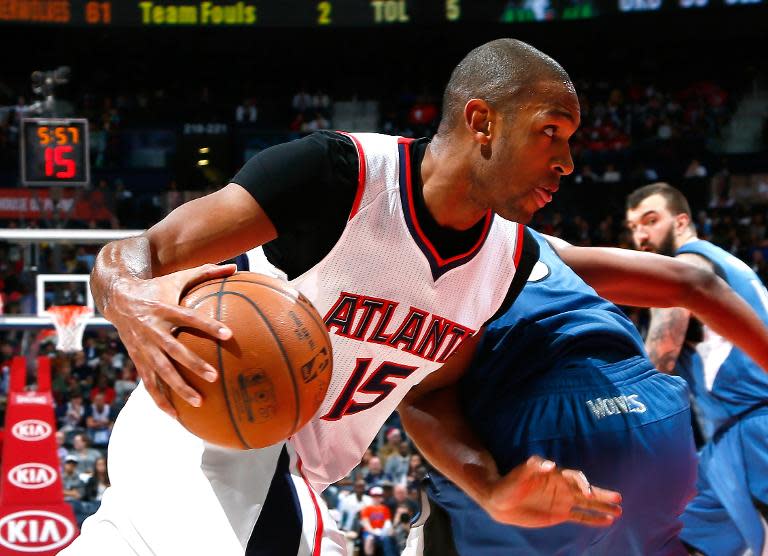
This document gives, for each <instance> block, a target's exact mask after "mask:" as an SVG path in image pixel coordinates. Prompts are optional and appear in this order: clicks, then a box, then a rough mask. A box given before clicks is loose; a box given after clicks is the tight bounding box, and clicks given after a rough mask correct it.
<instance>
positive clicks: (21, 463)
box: [0, 357, 78, 556]
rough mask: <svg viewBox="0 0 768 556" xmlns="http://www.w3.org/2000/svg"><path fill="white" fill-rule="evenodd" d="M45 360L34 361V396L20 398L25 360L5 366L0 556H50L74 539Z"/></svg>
mask: <svg viewBox="0 0 768 556" xmlns="http://www.w3.org/2000/svg"><path fill="white" fill-rule="evenodd" d="M50 365H51V364H50V359H48V358H47V357H39V358H38V359H37V366H38V369H37V373H38V384H37V390H35V391H29V392H25V385H26V374H27V369H26V360H25V359H24V358H23V357H15V358H14V359H13V362H12V364H11V380H10V384H11V391H10V393H9V398H8V409H7V411H6V417H5V435H4V443H3V460H2V466H1V467H0V469H1V470H2V483H0V556H5V555H14V556H16V555H22V554H24V555H27V556H29V555H35V556H48V555H50V556H53V555H54V554H57V553H58V552H59V551H60V550H61V549H62V548H64V547H65V546H67V545H68V544H69V543H71V542H72V540H73V539H74V538H75V536H77V533H78V530H77V526H76V524H75V519H74V513H73V512H72V508H71V507H70V506H69V505H68V504H67V503H66V502H64V497H63V493H62V482H61V476H60V471H59V459H58V456H57V454H56V437H55V432H56V425H55V423H56V421H55V418H54V413H53V397H52V395H51V366H50Z"/></svg>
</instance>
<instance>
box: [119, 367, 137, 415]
mask: <svg viewBox="0 0 768 556" xmlns="http://www.w3.org/2000/svg"><path fill="white" fill-rule="evenodd" d="M138 385H139V381H138V380H137V379H136V367H135V366H134V364H133V361H131V360H130V359H126V361H125V366H124V367H123V370H122V372H121V375H120V379H119V380H117V381H115V400H116V401H117V403H118V404H120V405H122V404H124V403H125V401H126V400H127V399H128V396H130V395H131V392H133V391H134V390H135V389H136V387H137V386H138Z"/></svg>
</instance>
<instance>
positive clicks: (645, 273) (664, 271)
mask: <svg viewBox="0 0 768 556" xmlns="http://www.w3.org/2000/svg"><path fill="white" fill-rule="evenodd" d="M547 239H548V240H550V243H551V244H552V246H553V247H554V248H555V249H556V250H557V252H558V254H559V255H560V257H562V259H563V260H564V261H565V262H566V264H568V266H570V267H571V268H572V269H573V270H574V271H575V272H576V273H577V274H579V276H581V278H582V279H584V281H585V282H587V283H588V284H589V285H590V286H592V287H593V288H595V290H596V291H597V293H598V294H600V295H601V296H603V297H605V298H606V299H609V300H610V301H613V302H614V303H617V304H620V305H633V306H637V307H657V308H670V309H661V310H659V311H654V315H653V322H652V323H651V329H650V330H649V332H648V337H649V342H651V343H650V344H649V345H648V347H649V352H650V351H654V352H656V353H657V358H656V360H654V364H657V365H661V366H662V367H660V370H663V371H670V370H671V368H669V367H670V364H669V363H670V361H671V362H672V364H674V360H675V359H676V358H677V354H678V353H679V349H680V346H681V345H682V343H683V340H684V337H685V331H686V327H687V324H688V311H690V312H691V313H693V314H694V315H695V316H696V317H697V318H698V319H699V320H701V321H702V322H703V323H704V324H706V325H707V326H709V327H710V328H711V329H712V330H714V331H715V332H717V333H718V334H720V335H721V336H723V337H724V338H727V339H728V340H729V341H731V342H733V344H735V345H736V346H738V347H739V348H740V349H741V350H743V351H744V352H745V353H747V355H749V356H750V357H751V358H752V359H754V360H755V362H757V363H758V364H759V365H760V366H761V367H763V369H767V370H768V328H766V326H765V325H764V324H763V322H762V321H761V320H760V317H758V316H757V313H755V312H754V310H752V308H751V307H750V306H749V305H747V303H746V302H745V301H744V299H742V298H741V297H740V296H739V295H738V294H737V293H736V292H734V291H733V290H732V289H731V288H730V286H728V284H727V283H726V282H725V281H724V280H723V279H721V278H720V277H718V276H717V275H716V274H715V273H714V272H713V271H712V270H711V267H708V266H706V264H700V263H699V260H702V261H703V259H701V257H698V256H696V255H692V256H690V257H686V258H685V259H684V260H681V259H682V256H681V257H677V258H673V257H665V256H663V255H656V254H653V253H645V252H641V251H630V250H628V249H617V248H607V247H575V246H572V245H570V244H568V243H567V242H565V241H563V240H560V239H557V238H549V237H548V238H547ZM654 346H655V347H654ZM675 346H677V347H676V351H675Z"/></svg>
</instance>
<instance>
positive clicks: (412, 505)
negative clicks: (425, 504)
mask: <svg viewBox="0 0 768 556" xmlns="http://www.w3.org/2000/svg"><path fill="white" fill-rule="evenodd" d="M384 505H385V506H386V507H387V508H389V513H391V514H392V515H393V516H395V517H394V518H393V523H394V525H397V515H396V514H397V511H398V509H399V508H401V507H404V508H405V509H406V510H408V512H410V513H411V514H415V513H416V512H417V511H418V510H419V505H418V504H417V503H416V502H414V501H413V500H411V499H410V498H408V488H407V487H406V486H405V485H403V484H396V485H395V486H394V487H393V489H392V496H390V497H389V498H385V499H384Z"/></svg>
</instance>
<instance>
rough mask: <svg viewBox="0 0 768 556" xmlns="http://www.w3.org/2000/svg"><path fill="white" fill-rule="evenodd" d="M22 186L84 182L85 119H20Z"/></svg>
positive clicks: (86, 166) (86, 176)
mask: <svg viewBox="0 0 768 556" xmlns="http://www.w3.org/2000/svg"><path fill="white" fill-rule="evenodd" d="M20 151H21V182H22V184H23V185H87V184H88V181H89V178H90V164H89V157H88V120H86V119H84V118H69V119H61V118H25V119H23V120H22V121H21V149H20Z"/></svg>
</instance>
